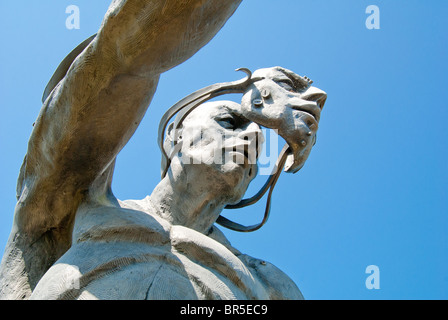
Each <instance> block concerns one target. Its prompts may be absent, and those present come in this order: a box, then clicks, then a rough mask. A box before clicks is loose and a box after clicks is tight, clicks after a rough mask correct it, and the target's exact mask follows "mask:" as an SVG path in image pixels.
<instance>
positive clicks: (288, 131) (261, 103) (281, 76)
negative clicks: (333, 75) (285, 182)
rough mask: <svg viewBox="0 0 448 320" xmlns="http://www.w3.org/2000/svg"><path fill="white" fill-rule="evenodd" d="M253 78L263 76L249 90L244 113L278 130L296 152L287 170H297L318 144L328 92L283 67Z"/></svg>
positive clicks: (255, 73) (246, 95)
mask: <svg viewBox="0 0 448 320" xmlns="http://www.w3.org/2000/svg"><path fill="white" fill-rule="evenodd" d="M253 77H254V78H256V77H262V78H264V79H263V80H260V81H256V82H254V84H253V85H251V86H250V87H249V89H248V90H247V91H246V93H245V94H244V96H243V100H242V103H241V105H242V112H243V114H244V116H245V117H246V118H248V119H250V120H252V121H254V122H256V123H259V124H261V125H262V126H265V127H268V128H271V129H277V130H278V133H279V134H280V135H281V136H282V137H283V138H284V139H285V140H286V142H287V143H288V144H289V146H290V147H291V149H292V151H293V155H291V156H290V157H289V158H288V161H287V163H286V170H287V171H290V172H297V171H298V170H299V169H300V168H301V167H302V166H303V165H304V163H305V161H306V159H307V158H308V155H309V153H310V151H311V148H312V147H313V145H314V143H315V139H316V132H317V129H318V126H319V120H320V115H321V110H322V108H323V106H324V103H325V100H326V98H327V95H326V93H325V92H323V91H322V90H320V89H317V88H316V87H312V86H311V85H310V81H309V79H306V78H303V77H300V76H298V75H296V74H295V73H293V72H291V71H289V70H287V69H284V68H280V67H276V68H269V69H260V70H257V71H256V72H254V74H253Z"/></svg>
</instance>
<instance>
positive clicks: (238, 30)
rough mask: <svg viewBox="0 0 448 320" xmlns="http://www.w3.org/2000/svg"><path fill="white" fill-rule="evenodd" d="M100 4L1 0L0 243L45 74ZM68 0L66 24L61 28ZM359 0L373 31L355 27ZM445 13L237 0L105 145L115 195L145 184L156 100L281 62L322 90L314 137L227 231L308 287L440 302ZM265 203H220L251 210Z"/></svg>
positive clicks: (435, 7) (142, 191) (318, 0)
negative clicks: (375, 283)
mask: <svg viewBox="0 0 448 320" xmlns="http://www.w3.org/2000/svg"><path fill="white" fill-rule="evenodd" d="M109 3H110V1H109V0H96V1H86V0H83V1H78V0H71V1H65V0H64V1H62V0H58V1H55V0H42V1H23V0H16V1H2V2H0V11H1V13H2V19H1V20H0V30H1V31H0V33H1V38H2V50H1V51H0V93H1V100H0V101H1V102H0V103H1V105H0V108H1V112H2V117H0V150H2V151H1V153H2V156H1V157H0V172H1V173H0V174H1V179H0V203H1V204H2V209H1V211H0V248H1V249H0V250H3V248H4V247H5V244H6V241H7V238H8V235H9V232H10V228H11V224H12V218H13V211H14V206H15V187H16V179H17V176H18V172H19V168H20V165H21V163H22V160H23V157H24V155H25V153H26V149H27V141H28V138H29V135H30V133H31V129H32V123H33V122H34V121H35V119H36V117H37V115H38V112H39V109H40V107H41V102H40V99H41V95H42V92H43V90H44V88H45V85H46V83H47V81H48V80H49V79H50V77H51V75H52V73H53V71H54V69H55V68H56V66H57V65H58V64H59V62H60V61H61V59H62V58H63V57H65V55H66V54H67V53H68V52H69V51H70V50H71V49H73V48H74V47H75V46H76V45H77V44H78V43H80V42H81V41H82V40H84V39H85V38H87V37H89V36H90V35H92V34H94V33H95V32H96V31H97V29H98V27H99V25H100V23H101V20H102V17H103V15H104V13H105V11H106V9H107V7H108V5H109ZM71 4H74V5H77V6H79V8H80V13H81V28H80V29H79V30H68V29H66V27H65V20H66V18H67V17H68V15H67V14H66V13H65V9H66V7H67V6H68V5H71ZM371 4H374V5H377V6H378V7H379V9H380V10H381V11H380V13H381V20H380V23H381V24H380V28H381V29H380V30H368V29H367V28H366V26H365V20H366V18H367V17H368V15H367V14H366V13H365V10H366V8H367V6H368V5H371ZM447 16H448V2H447V1H445V0H432V1H430V2H428V1H421V0H406V1H405V0H395V1H385V0H369V1H365V0H343V1H331V0H315V1H312V0H306V1H305V0H279V1H269V0H244V1H243V4H242V5H241V7H240V9H239V10H238V11H237V12H236V14H235V15H234V16H233V17H232V18H231V20H230V21H229V22H228V24H227V25H226V26H225V27H224V28H223V30H222V31H221V32H220V33H219V35H218V36H217V37H216V38H215V39H214V40H213V41H212V42H211V43H210V44H209V45H207V46H206V47H205V48H203V49H202V50H201V51H200V52H199V53H198V54H197V55H196V56H194V57H193V58H192V59H191V60H189V61H188V62H186V63H184V64H183V65H181V66H179V67H177V68H176V69H173V70H171V71H169V72H168V73H166V74H165V75H163V77H162V79H161V83H160V86H159V89H158V92H157V94H156V97H155V98H154V100H153V103H152V105H151V107H150V109H149V111H148V114H147V116H146V118H145V119H144V121H143V122H142V124H141V126H140V127H139V129H138V131H137V133H136V134H135V136H134V137H133V139H132V140H131V142H130V143H129V144H128V145H127V146H126V148H125V149H124V150H123V152H122V153H121V154H120V156H119V158H118V164H117V170H116V173H115V180H114V187H113V188H114V192H115V194H116V196H117V197H119V198H120V199H130V198H132V199H137V198H138V199H139V198H143V197H145V196H146V195H147V194H149V193H151V191H152V189H153V188H154V186H155V185H156V184H157V183H158V181H159V179H160V171H159V166H160V155H159V150H158V148H157V145H156V134H157V125H158V122H159V119H160V117H161V116H162V114H163V112H164V110H166V109H167V108H168V107H169V106H171V105H172V104H174V103H175V102H176V101H177V100H179V99H180V98H182V97H183V96H185V95H186V94H188V93H191V92H193V91H195V90H197V89H199V88H202V87H204V86H206V85H209V84H213V83H216V82H224V81H231V80H236V79H239V78H240V77H241V75H240V74H238V73H235V72H234V69H236V68H238V67H247V68H250V69H253V70H255V69H258V68H262V67H271V66H275V65H281V66H283V67H286V68H288V69H291V70H294V71H296V72H297V73H299V74H302V75H307V76H308V77H310V78H312V79H313V80H315V85H316V86H317V87H320V88H322V89H323V90H325V91H326V92H327V93H328V100H327V104H326V107H325V109H324V113H323V117H322V120H321V127H320V129H319V134H318V143H317V145H316V146H315V149H314V150H313V152H312V154H311V157H310V159H309V161H308V162H307V164H306V166H305V168H304V169H302V171H300V172H299V173H298V174H296V175H289V174H284V175H282V176H281V178H280V181H279V183H278V185H277V187H276V190H275V191H274V199H273V201H274V202H273V206H272V214H271V218H270V221H269V222H268V224H267V225H266V226H265V227H264V228H262V229H261V230H259V231H257V232H255V233H251V234H238V233H235V232H232V231H225V233H226V235H228V237H229V239H230V240H231V242H232V243H233V244H234V246H236V247H237V248H238V249H240V250H241V251H243V252H245V253H247V254H250V255H252V256H255V257H258V258H262V259H265V260H267V261H270V262H272V263H274V264H275V265H277V266H278V267H279V268H281V269H282V270H283V271H285V272H286V273H287V274H288V275H290V277H291V278H292V279H293V280H294V281H295V282H296V283H297V284H298V286H299V287H300V289H301V290H302V292H303V294H304V296H305V298H307V299H448V273H447V270H448V216H447V214H448V200H447V198H448V192H447V190H448V188H447V187H448V161H447V157H448V152H447V150H448V129H447V125H446V123H447V120H448V111H447V107H448V106H447V103H446V98H445V97H444V94H445V93H446V92H447V90H446V85H447V81H446V77H447V76H446V75H447V74H448V68H447V62H446V61H447V54H448V33H447V26H446V17H447ZM262 182H263V179H261V180H257V183H256V185H260V184H261V183H262ZM251 191H252V192H254V191H255V187H254V188H253V189H251ZM263 207H264V203H260V204H257V205H255V206H253V207H250V208H246V209H243V210H240V211H237V212H234V213H228V214H226V215H227V216H229V215H231V217H232V218H234V219H236V220H238V221H241V222H244V223H255V222H258V220H259V219H261V215H262V211H263ZM369 265H377V266H378V267H379V268H380V289H379V290H368V289H366V286H365V280H366V278H367V276H368V275H367V274H366V273H365V270H366V267H367V266H369Z"/></svg>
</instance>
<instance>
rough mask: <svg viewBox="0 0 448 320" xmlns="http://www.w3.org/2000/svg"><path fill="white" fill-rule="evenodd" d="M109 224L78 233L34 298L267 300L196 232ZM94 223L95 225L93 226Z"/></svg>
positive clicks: (238, 266) (254, 281) (250, 276)
mask: <svg viewBox="0 0 448 320" xmlns="http://www.w3.org/2000/svg"><path fill="white" fill-rule="evenodd" d="M111 221H114V220H113V219H112V220H110V219H109V220H108V222H107V223H106V222H105V223H104V224H101V223H100V224H95V225H94V226H92V227H90V228H87V227H85V228H79V229H78V230H77V231H76V232H75V234H76V236H77V239H74V240H76V241H74V244H73V246H72V248H71V249H70V250H69V251H68V252H67V253H66V254H65V255H64V256H63V257H62V258H61V259H60V260H59V261H58V262H57V263H56V264H55V265H54V266H53V267H52V268H51V269H50V270H49V271H48V272H47V274H46V275H45V276H44V277H43V278H42V280H41V281H40V283H39V285H38V286H37V287H36V290H35V291H34V293H33V297H34V298H38V299H108V300H111V299H113V300H117V299H126V300H144V299H163V300H180V299H207V300H209V299H225V300H228V299H238V300H240V299H269V295H268V292H267V290H266V289H265V287H264V285H263V284H262V282H261V281H260V279H258V278H257V276H256V275H255V274H254V272H253V270H251V269H250V267H248V266H247V265H246V264H245V263H244V262H243V261H242V260H240V259H239V258H238V256H236V255H235V254H234V253H232V252H231V251H230V250H229V249H228V248H226V247H225V246H224V245H222V244H220V243H219V242H217V241H215V240H213V239H211V238H209V237H207V236H205V235H203V234H200V233H198V232H196V231H194V230H191V229H188V228H185V227H180V226H171V227H170V228H169V229H168V228H167V226H164V225H161V224H159V223H157V221H156V220H154V221H151V222H148V221H146V222H145V223H142V221H134V222H135V223H129V221H127V222H125V221H123V220H121V221H120V222H119V221H117V220H116V222H112V223H111ZM97 222H98V221H97Z"/></svg>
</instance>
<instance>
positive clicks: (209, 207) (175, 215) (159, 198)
mask: <svg viewBox="0 0 448 320" xmlns="http://www.w3.org/2000/svg"><path fill="white" fill-rule="evenodd" d="M219 198H220V197H216V195H213V194H212V193H210V192H204V190H196V188H195V186H190V187H186V188H183V187H182V190H176V189H175V187H174V186H173V184H172V183H171V182H170V181H169V178H168V177H167V178H165V179H163V180H162V181H161V182H160V183H159V184H158V185H157V187H156V188H155V189H154V191H153V193H152V194H151V196H150V202H151V204H152V205H153V206H154V207H155V208H154V209H155V210H156V211H157V212H156V214H157V215H159V216H161V217H162V218H163V219H165V220H167V221H169V222H170V223H171V224H173V225H182V226H185V227H188V228H191V229H194V230H196V231H198V232H201V233H204V234H207V233H208V232H209V230H210V228H211V227H212V226H213V224H214V223H215V221H216V219H217V218H218V217H219V215H220V213H221V211H222V210H223V208H224V206H225V204H224V203H223V202H224V201H220V199H219Z"/></svg>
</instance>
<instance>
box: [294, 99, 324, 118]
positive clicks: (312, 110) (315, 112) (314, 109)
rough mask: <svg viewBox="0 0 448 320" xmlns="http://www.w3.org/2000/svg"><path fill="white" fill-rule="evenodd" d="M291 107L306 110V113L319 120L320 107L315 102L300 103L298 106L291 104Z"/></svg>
mask: <svg viewBox="0 0 448 320" xmlns="http://www.w3.org/2000/svg"><path fill="white" fill-rule="evenodd" d="M292 108H293V109H294V110H298V111H302V112H306V113H308V114H310V115H311V116H313V118H314V119H316V121H319V118H320V109H319V107H318V106H317V103H309V104H304V105H300V106H292Z"/></svg>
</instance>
